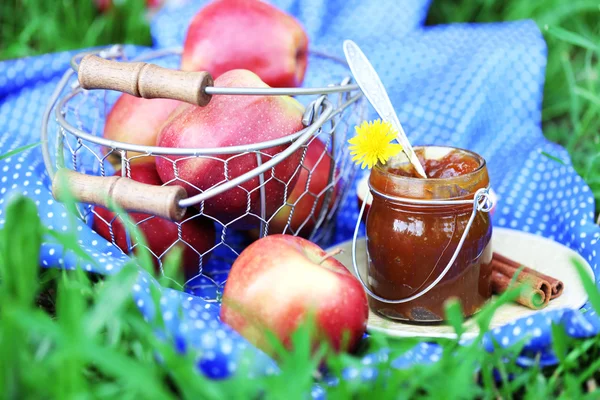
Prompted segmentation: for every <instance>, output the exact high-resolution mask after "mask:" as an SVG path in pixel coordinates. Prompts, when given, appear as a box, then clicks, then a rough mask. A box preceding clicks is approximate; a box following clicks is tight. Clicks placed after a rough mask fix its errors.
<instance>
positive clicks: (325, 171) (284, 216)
mask: <svg viewBox="0 0 600 400" xmlns="http://www.w3.org/2000/svg"><path fill="white" fill-rule="evenodd" d="M331 162H332V159H331V156H330V155H329V154H328V153H327V148H326V146H325V144H324V143H323V142H322V141H321V140H319V139H318V138H314V139H313V140H312V141H311V142H310V143H309V144H308V147H307V149H306V155H305V157H304V161H303V163H302V164H303V168H302V169H301V170H300V176H299V177H298V182H296V185H294V189H293V190H292V192H291V193H290V195H289V197H288V199H287V203H288V204H292V205H294V207H293V215H292V220H291V222H290V228H291V231H290V229H289V228H288V230H287V231H286V233H292V232H293V233H297V234H299V235H300V236H302V237H307V236H308V235H310V233H311V232H312V230H313V228H314V227H315V223H316V219H317V218H318V217H319V215H320V213H321V209H322V208H323V202H324V201H325V197H326V196H327V193H328V192H329V190H326V189H327V187H328V185H329V183H330V181H329V175H330V172H331ZM309 174H310V182H309V180H308V179H309ZM336 192H337V186H336V187H334V188H333V192H332V194H331V197H330V199H329V203H328V204H329V208H331V206H333V204H334V202H335V198H336V195H337V193H336ZM301 196H302V197H301ZM315 203H316V205H315ZM313 207H314V211H313ZM291 211H292V207H291V206H286V207H285V208H283V209H282V210H280V211H279V212H278V213H277V214H275V216H274V217H273V219H272V220H271V221H270V222H269V233H270V234H271V233H273V234H275V233H283V231H284V229H285V227H286V225H287V222H288V219H289V216H290V212H291ZM311 212H312V214H313V217H310V216H311ZM309 217H310V218H309ZM305 221H306V223H305ZM302 224H304V225H302ZM301 226H302V229H300V227H301Z"/></svg>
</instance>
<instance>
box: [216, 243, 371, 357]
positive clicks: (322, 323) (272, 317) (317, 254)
mask: <svg viewBox="0 0 600 400" xmlns="http://www.w3.org/2000/svg"><path fill="white" fill-rule="evenodd" d="M368 313H369V308H368V305H367V296H366V294H365V291H364V290H363V288H362V286H361V284H360V282H359V281H358V280H357V279H356V278H355V277H354V276H353V275H352V274H351V273H350V272H349V271H348V270H347V269H346V267H344V265H343V264H342V263H340V262H339V261H337V260H336V259H334V258H331V257H327V256H326V253H325V251H323V250H322V249H321V248H320V247H319V246H317V245H316V244H314V243H312V242H310V241H308V240H306V239H303V238H300V237H296V236H291V235H272V236H266V237H264V238H262V239H259V240H257V241H256V242H254V243H252V244H251V245H250V246H248V247H247V248H246V249H245V250H244V251H243V252H242V253H241V254H240V256H239V257H238V258H237V259H236V260H235V262H234V264H233V266H232V267H231V271H230V273H229V277H228V279H227V283H226V284H225V290H224V292H223V304H222V308H221V320H222V321H223V322H225V323H227V324H228V325H230V326H231V327H232V328H233V329H235V330H236V331H237V332H238V333H240V334H241V335H243V336H244V337H245V338H246V339H248V340H249V341H250V342H251V343H253V344H255V345H256V346H258V347H259V348H261V349H263V350H264V351H266V352H270V350H269V349H270V346H269V344H268V341H267V337H266V335H265V329H266V330H268V331H270V332H272V333H274V334H275V335H276V337H277V338H278V339H279V340H280V341H281V342H282V343H284V345H287V346H289V344H290V335H291V334H292V333H293V332H294V331H295V330H296V329H297V328H298V326H299V324H300V323H302V322H303V321H305V320H306V318H307V317H308V316H309V315H312V316H314V318H315V319H316V320H315V324H316V327H317V331H318V333H319V335H320V337H324V338H325V339H326V340H328V342H329V343H330V344H331V346H332V348H333V349H335V350H348V351H352V350H353V349H355V348H356V345H357V344H358V342H359V340H360V339H361V337H362V335H363V333H364V332H365V329H366V325H367V317H368ZM346 335H347V336H346ZM344 340H347V342H346V341H344ZM342 344H346V347H345V348H342Z"/></svg>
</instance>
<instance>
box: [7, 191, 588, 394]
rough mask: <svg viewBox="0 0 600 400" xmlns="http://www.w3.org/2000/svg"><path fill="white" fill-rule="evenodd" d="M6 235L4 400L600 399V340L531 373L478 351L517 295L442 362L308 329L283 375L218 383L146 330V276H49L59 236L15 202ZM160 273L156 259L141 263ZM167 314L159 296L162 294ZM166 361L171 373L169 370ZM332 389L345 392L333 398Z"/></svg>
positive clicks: (131, 269) (285, 358)
mask: <svg viewBox="0 0 600 400" xmlns="http://www.w3.org/2000/svg"><path fill="white" fill-rule="evenodd" d="M5 215H6V224H5V226H4V228H3V229H2V230H0V304H1V306H0V357H2V363H0V391H1V393H2V394H3V398H9V399H21V398H60V399H63V398H64V399H70V398H78V399H86V398H95V399H97V398H124V399H135V398H144V399H152V398H160V399H170V398H173V399H175V398H185V399H198V398H201V399H223V398H234V399H238V398H239V399H246V398H266V399H281V398H285V399H306V398H307V396H308V395H309V393H310V390H311V388H312V386H313V384H315V383H321V385H322V386H323V387H324V388H325V389H326V390H327V392H328V398H332V399H346V398H364V397H367V396H371V397H373V398H377V399H398V398H400V399H404V398H406V399H408V398H415V397H418V398H436V399H437V398H457V399H481V398H483V399H495V398H505V399H511V398H526V399H529V398H531V399H533V398H544V397H550V398H555V397H556V398H585V396H588V398H597V397H598V395H599V394H600V392H598V390H597V389H595V387H596V381H597V379H598V378H600V375H599V367H600V362H599V361H598V359H599V356H600V336H596V337H593V338H590V339H585V340H575V339H572V338H570V337H569V336H567V335H566V334H565V332H564V331H563V330H562V328H561V327H560V326H554V327H553V336H554V338H553V343H554V350H555V352H556V354H557V356H558V357H559V360H560V362H559V364H558V365H557V366H554V367H552V368H541V367H540V366H539V365H538V364H537V363H534V365H533V366H532V367H530V368H527V369H523V368H521V367H519V366H518V365H517V363H516V359H517V356H518V355H519V354H520V352H521V350H522V347H523V345H524V342H521V343H517V344H515V345H513V346H511V347H509V348H506V349H501V348H499V347H498V348H497V350H496V351H494V352H493V353H488V352H485V351H481V349H480V347H479V344H478V343H479V339H480V338H481V335H483V334H484V333H485V332H487V331H488V325H489V322H490V320H491V317H492V315H493V313H494V312H495V310H496V309H497V307H498V306H500V305H501V304H504V303H505V302H508V301H511V300H512V299H513V298H514V296H515V295H516V291H515V290H516V289H515V290H512V291H509V292H506V293H505V294H504V295H502V296H501V297H500V298H499V299H498V300H497V301H496V302H494V303H492V304H489V305H488V306H487V307H486V308H485V309H484V310H482V311H481V312H480V313H478V314H477V315H476V317H474V318H475V321H476V323H477V324H478V325H479V327H480V329H481V334H480V337H479V338H478V339H477V340H475V341H474V342H473V344H470V345H459V343H458V339H457V340H439V344H440V345H441V347H442V349H443V352H442V355H441V357H440V360H439V362H437V363H434V364H429V365H417V366H413V367H410V368H405V369H396V368H393V367H392V366H391V361H392V360H394V359H395V358H396V357H398V356H400V355H401V354H403V353H404V352H405V351H407V350H409V349H410V348H412V347H413V346H414V345H416V344H417V343H418V342H419V339H402V340H390V339H388V338H386V337H384V336H381V335H377V334H374V335H373V336H371V337H370V338H369V339H368V340H367V342H366V343H364V344H363V346H362V348H361V349H360V350H359V351H358V353H357V354H347V353H341V354H335V353H332V352H330V351H329V350H328V348H327V346H326V345H325V344H324V343H321V347H320V351H317V352H312V351H311V348H314V347H313V343H314V342H313V340H314V337H315V336H314V335H313V334H312V333H313V332H314V330H313V329H312V325H311V324H310V323H307V324H305V325H302V326H301V327H300V328H299V329H298V330H297V332H296V333H295V334H294V337H293V340H292V344H293V345H292V348H291V349H288V350H286V349H284V348H283V347H282V346H281V344H280V343H277V342H274V343H273V346H274V348H275V349H277V355H278V360H279V367H280V369H281V373H279V374H276V375H273V376H265V377H258V378H255V379H249V378H248V377H247V373H246V372H247V371H246V370H244V368H241V369H240V370H238V372H237V373H236V374H235V375H234V376H232V377H231V378H229V379H227V380H224V381H214V380H210V379H207V378H206V377H204V376H203V375H202V374H200V373H199V372H198V370H197V369H196V366H195V357H194V356H195V354H192V352H188V353H187V354H180V353H177V352H176V351H175V349H174V346H173V345H172V344H171V342H170V341H169V340H167V341H162V340H159V339H158V338H157V337H156V336H155V335H154V332H155V331H156V330H164V325H163V322H162V320H161V318H160V314H157V315H156V317H157V318H154V319H153V320H152V321H153V322H150V323H149V322H146V321H144V319H143V318H142V315H141V314H140V312H139V311H138V309H137V308H136V306H135V304H134V303H133V300H132V297H131V293H132V286H133V284H134V282H135V279H136V276H137V268H138V267H136V266H134V264H133V263H131V264H128V265H127V266H126V267H125V268H124V269H122V270H121V271H120V272H119V273H117V274H116V275H113V276H108V277H104V278H101V277H98V276H94V275H88V274H86V273H84V272H83V271H82V270H80V269H76V270H74V271H63V270H59V269H43V270H40V269H39V268H38V257H39V253H40V245H41V243H42V240H43V238H44V235H48V234H50V231H48V230H47V228H46V227H44V226H43V225H42V223H41V221H40V219H39V217H38V212H37V209H36V206H35V204H34V203H33V201H32V200H31V199H29V198H27V197H24V196H20V195H16V196H12V197H11V198H9V199H8V201H7V205H6V208H5ZM75 232H76V231H75V230H72V231H67V232H64V233H56V232H55V233H53V236H54V238H55V239H57V240H59V241H60V242H61V243H62V244H63V245H64V246H65V247H66V248H68V249H71V250H75V251H80V249H79V247H78V244H77V236H76V234H75ZM140 261H141V263H142V265H147V266H148V268H150V269H151V268H152V267H151V262H150V260H149V259H147V260H144V259H141V260H140ZM575 267H576V268H577V270H578V272H579V275H580V276H581V279H583V283H584V287H585V288H586V290H587V291H588V294H589V296H590V299H591V303H592V306H593V307H594V308H595V309H596V310H597V311H600V292H599V291H598V289H597V288H596V286H595V285H594V282H593V281H591V279H590V278H589V277H588V275H587V274H586V273H585V272H584V270H583V268H582V267H581V266H580V265H578V264H575ZM153 298H154V299H155V301H156V306H157V307H156V308H157V309H159V307H158V301H159V299H160V293H158V292H154V293H153ZM446 317H447V319H448V321H449V322H450V324H451V325H453V326H454V328H455V331H456V332H457V334H458V335H459V337H460V334H461V333H462V332H463V331H464V329H463V322H464V321H463V318H462V310H461V307H460V304H459V303H457V302H448V303H447V304H446ZM382 349H389V356H388V358H387V360H385V361H382V362H381V363H380V364H376V365H374V366H373V367H374V368H375V369H376V375H375V378H374V379H372V380H370V381H364V382H360V381H359V380H343V379H339V378H341V377H342V372H343V371H344V370H345V369H347V368H348V367H360V359H361V356H362V355H363V354H365V353H366V352H377V351H380V350H382ZM158 359H160V360H161V361H160V362H159V361H158ZM326 378H327V379H331V378H338V379H339V383H338V384H337V385H335V386H328V385H327V384H326V383H325V382H326Z"/></svg>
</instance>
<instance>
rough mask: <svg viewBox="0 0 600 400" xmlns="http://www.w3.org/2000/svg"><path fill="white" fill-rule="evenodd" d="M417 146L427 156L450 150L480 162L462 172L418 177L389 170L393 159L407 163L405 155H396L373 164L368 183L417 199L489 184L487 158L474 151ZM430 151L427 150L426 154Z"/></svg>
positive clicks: (457, 195) (456, 195)
mask: <svg viewBox="0 0 600 400" xmlns="http://www.w3.org/2000/svg"><path fill="white" fill-rule="evenodd" d="M415 149H416V150H419V149H425V157H426V158H427V159H436V158H438V157H439V158H442V157H444V156H445V155H446V154H448V153H449V152H452V151H457V152H459V154H461V155H464V156H465V157H469V158H470V159H472V160H474V161H475V162H477V163H478V164H479V165H478V166H477V168H476V169H475V170H473V171H470V172H468V173H465V174H462V175H456V176H451V177H446V178H427V179H424V178H417V177H412V176H406V175H402V174H398V173H394V172H393V171H390V170H391V169H394V168H395V165H394V163H396V165H399V164H398V163H399V162H400V163H402V165H404V166H406V164H407V163H408V162H409V161H408V159H407V158H406V156H405V155H404V156H401V155H398V156H396V157H394V158H393V159H392V160H388V162H387V163H386V164H385V165H379V164H378V165H376V166H375V167H374V168H373V169H372V170H371V177H370V179H369V183H370V186H371V189H376V190H377V191H379V192H381V193H386V194H389V195H393V196H397V197H403V198H413V199H414V198H417V199H431V200H434V199H445V200H451V199H465V198H468V197H469V196H472V195H473V194H474V193H475V192H476V191H477V190H478V189H480V188H483V187H486V186H488V185H489V177H488V174H487V168H486V161H485V159H484V158H483V157H482V156H480V155H479V154H477V153H475V152H474V151H470V150H466V149H462V148H459V147H454V146H435V145H431V146H415ZM428 153H429V154H428Z"/></svg>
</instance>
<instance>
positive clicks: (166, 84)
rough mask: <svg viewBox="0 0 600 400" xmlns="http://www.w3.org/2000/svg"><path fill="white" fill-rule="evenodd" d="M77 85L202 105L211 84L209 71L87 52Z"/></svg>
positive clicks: (205, 100) (82, 62)
mask: <svg viewBox="0 0 600 400" xmlns="http://www.w3.org/2000/svg"><path fill="white" fill-rule="evenodd" d="M78 76H79V84H80V85H81V87H82V88H84V89H107V90H118V91H119V92H124V93H129V94H131V95H133V96H136V97H143V98H145V99H154V98H163V99H173V100H181V101H185V102H187V103H191V104H196V105H198V106H205V105H207V104H208V103H209V101H210V98H211V96H210V95H208V94H206V92H205V91H204V89H206V87H207V86H213V84H214V82H213V78H212V76H211V75H210V74H209V73H208V72H203V71H202V72H187V71H179V70H174V69H168V68H163V67H159V66H158V65H154V64H148V63H144V62H119V61H111V60H106V59H104V58H101V57H98V56H96V55H93V54H88V55H86V56H85V57H83V58H82V59H81V62H80V63H79V71H78Z"/></svg>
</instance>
